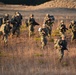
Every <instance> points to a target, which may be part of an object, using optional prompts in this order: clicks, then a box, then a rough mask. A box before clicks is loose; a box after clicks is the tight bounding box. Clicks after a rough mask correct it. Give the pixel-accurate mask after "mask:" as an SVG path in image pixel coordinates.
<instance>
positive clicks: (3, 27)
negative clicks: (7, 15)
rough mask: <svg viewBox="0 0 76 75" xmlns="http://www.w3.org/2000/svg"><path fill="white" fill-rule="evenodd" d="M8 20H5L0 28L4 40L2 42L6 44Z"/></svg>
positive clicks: (8, 28) (8, 30)
mask: <svg viewBox="0 0 76 75" xmlns="http://www.w3.org/2000/svg"><path fill="white" fill-rule="evenodd" d="M10 28H11V27H10V21H9V20H7V21H6V23H5V24H3V25H2V26H1V28H0V31H1V32H2V34H3V40H4V44H5V45H7V42H8V34H9V32H10Z"/></svg>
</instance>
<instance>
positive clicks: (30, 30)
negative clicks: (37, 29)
mask: <svg viewBox="0 0 76 75" xmlns="http://www.w3.org/2000/svg"><path fill="white" fill-rule="evenodd" d="M33 33H34V27H33V26H32V25H29V37H30V36H31V35H33Z"/></svg>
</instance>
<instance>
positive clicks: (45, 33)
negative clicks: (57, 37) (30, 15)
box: [40, 28, 48, 36]
mask: <svg viewBox="0 0 76 75" xmlns="http://www.w3.org/2000/svg"><path fill="white" fill-rule="evenodd" d="M40 33H41V36H47V35H48V30H47V28H41V30H40Z"/></svg>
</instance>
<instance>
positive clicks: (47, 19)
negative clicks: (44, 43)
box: [44, 14, 54, 36]
mask: <svg viewBox="0 0 76 75" xmlns="http://www.w3.org/2000/svg"><path fill="white" fill-rule="evenodd" d="M44 23H45V24H46V27H47V29H48V36H51V32H52V26H53V23H54V21H52V18H51V17H50V15H49V14H46V17H45V18H44Z"/></svg>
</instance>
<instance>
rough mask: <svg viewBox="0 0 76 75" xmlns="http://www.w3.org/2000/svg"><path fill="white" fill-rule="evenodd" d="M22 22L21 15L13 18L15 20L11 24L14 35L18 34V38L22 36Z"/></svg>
mask: <svg viewBox="0 0 76 75" xmlns="http://www.w3.org/2000/svg"><path fill="white" fill-rule="evenodd" d="M21 22H22V17H21V16H20V14H16V15H15V16H13V18H12V19H11V23H12V25H13V28H12V33H13V35H14V34H15V33H17V37H18V36H19V34H20V26H21Z"/></svg>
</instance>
